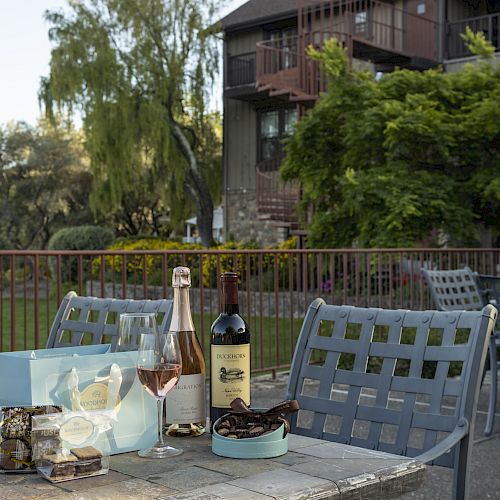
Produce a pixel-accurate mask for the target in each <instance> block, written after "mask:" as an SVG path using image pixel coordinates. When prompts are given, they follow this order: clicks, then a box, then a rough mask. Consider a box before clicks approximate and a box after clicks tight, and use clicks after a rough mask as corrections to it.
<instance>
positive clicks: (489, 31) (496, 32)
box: [446, 13, 500, 59]
mask: <svg viewBox="0 0 500 500" xmlns="http://www.w3.org/2000/svg"><path fill="white" fill-rule="evenodd" d="M467 27H469V28H470V29H471V30H472V31H473V32H474V33H483V34H484V36H485V38H486V40H488V41H489V42H491V43H492V45H493V46H494V47H495V48H496V50H500V13H496V14H488V15H484V16H478V17H471V18H468V19H461V20H460V21H453V22H451V23H448V25H447V29H446V33H447V39H446V49H447V50H446V56H447V58H448V59H456V58H459V57H467V56H471V55H472V54H471V53H470V51H469V49H467V47H466V46H465V43H464V41H463V40H462V37H461V36H460V35H461V34H462V33H465V29H466V28H467Z"/></svg>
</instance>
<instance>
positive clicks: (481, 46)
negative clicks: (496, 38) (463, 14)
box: [460, 26, 495, 59]
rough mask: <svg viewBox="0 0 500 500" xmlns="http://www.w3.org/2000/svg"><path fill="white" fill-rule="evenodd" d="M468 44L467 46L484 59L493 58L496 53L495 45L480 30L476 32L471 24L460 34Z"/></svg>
mask: <svg viewBox="0 0 500 500" xmlns="http://www.w3.org/2000/svg"><path fill="white" fill-rule="evenodd" d="M460 36H461V37H462V40H463V41H464V42H465V44H466V45H467V48H468V49H469V50H470V51H471V52H472V53H473V54H476V55H478V56H480V57H483V58H484V59H492V58H493V56H494V54H495V47H493V45H491V43H490V42H488V40H486V37H485V36H484V33H481V32H480V31H478V32H477V33H474V32H473V31H472V30H471V29H470V27H469V26H466V27H465V33H462V34H461V35H460Z"/></svg>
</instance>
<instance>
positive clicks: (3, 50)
mask: <svg viewBox="0 0 500 500" xmlns="http://www.w3.org/2000/svg"><path fill="white" fill-rule="evenodd" d="M200 1H201V0H200ZM245 1H246V0H226V7H225V8H224V10H223V11H222V15H223V14H225V13H227V12H230V11H231V10H234V9H235V8H237V7H239V6H240V5H242V4H243V3H245ZM66 4H67V0H0V126H2V125H4V124H6V123H7V122H9V121H25V122H27V123H30V124H32V125H35V124H36V122H37V120H38V118H39V117H40V109H39V105H38V88H39V86H40V78H41V77H42V76H46V75H47V74H48V70H49V60H50V50H51V44H50V42H49V38H48V24H47V23H46V22H45V21H44V19H43V13H44V12H45V11H46V10H53V9H58V8H61V7H64V6H65V5H66ZM221 92H222V89H221V88H218V89H214V93H221ZM214 101H215V102H220V98H217V97H216V96H214Z"/></svg>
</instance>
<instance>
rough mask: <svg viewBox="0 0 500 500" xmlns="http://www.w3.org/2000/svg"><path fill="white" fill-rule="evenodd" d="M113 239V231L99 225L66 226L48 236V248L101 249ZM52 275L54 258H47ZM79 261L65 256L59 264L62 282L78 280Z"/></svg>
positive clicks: (55, 270)
mask: <svg viewBox="0 0 500 500" xmlns="http://www.w3.org/2000/svg"><path fill="white" fill-rule="evenodd" d="M113 240H114V235H113V232H112V231H111V230H110V229H108V228H105V227H101V226H79V227H66V228H64V229H61V230H59V231H57V233H55V234H54V235H53V236H52V238H50V241H49V245H48V249H49V250H75V251H79V250H80V251H81V250H103V249H104V248H106V247H107V246H108V245H110V244H111V242H112V241H113ZM49 265H50V272H51V275H52V277H55V276H56V273H57V262H56V258H54V257H51V258H50V260H49ZM78 269H79V262H78V258H77V257H67V258H65V259H64V260H63V262H62V265H61V276H62V280H63V282H64V283H76V282H77V280H78ZM70 289H71V286H70Z"/></svg>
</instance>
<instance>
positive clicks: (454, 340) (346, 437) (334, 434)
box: [287, 299, 496, 467]
mask: <svg viewBox="0 0 500 500" xmlns="http://www.w3.org/2000/svg"><path fill="white" fill-rule="evenodd" d="M495 315H496V310H495V309H494V308H493V307H492V306H487V308H485V309H484V310H483V311H477V312H472V311H470V312H458V311H456V312H455V311H454V312H438V311H421V312H417V311H405V310H384V309H364V308H356V307H352V306H334V305H327V304H325V303H324V301H323V300H322V299H316V300H315V301H314V302H313V303H312V304H311V305H310V306H309V309H308V311H307V314H306V317H305V320H304V324H303V326H302V330H301V332H300V336H299V339H298V343H297V347H296V350H295V354H294V358H293V363H292V368H291V373H290V379H289V385H288V394H287V398H289V399H297V400H298V401H299V404H300V408H301V409H300V411H299V412H298V414H295V415H294V416H293V417H292V421H291V425H292V432H295V433H298V434H302V435H305V436H310V437H314V438H320V439H325V440H330V441H337V442H340V443H346V444H351V445H355V446H359V447H362V448H368V449H374V450H381V451H385V452H389V453H395V454H398V455H405V456H409V457H418V456H419V455H421V454H423V453H424V452H427V451H428V450H430V449H431V448H433V447H434V446H435V445H436V444H437V443H438V442H440V441H442V440H443V439H445V438H446V436H448V435H449V434H450V433H452V432H454V430H455V429H456V427H457V426H461V425H462V426H463V425H465V426H467V425H468V424H471V425H472V422H473V420H472V417H473V412H474V408H475V404H476V400H477V395H478V391H479V384H480V373H482V369H483V366H484V360H485V356H486V349H487V346H488V338H489V335H490V332H491V328H492V326H493V322H494V319H492V318H494V317H495ZM459 434H460V436H461V434H462V431H459ZM451 437H452V438H453V437H454V436H451ZM460 439H463V436H461V437H460ZM448 441H450V440H448ZM456 444H457V443H456V442H455V441H453V447H452V446H449V447H448V448H451V451H450V452H448V453H445V454H443V455H442V456H440V457H439V458H437V459H436V460H434V458H435V457H432V459H431V460H434V463H436V464H438V465H443V466H447V467H453V466H454V462H455V458H456V457H455V456H454V455H455V448H457V446H455V445H456ZM446 451H447V450H446ZM460 453H461V452H460ZM427 458H428V457H427ZM462 458H463V457H462ZM426 461H429V460H426Z"/></svg>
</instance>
